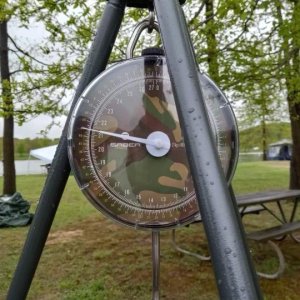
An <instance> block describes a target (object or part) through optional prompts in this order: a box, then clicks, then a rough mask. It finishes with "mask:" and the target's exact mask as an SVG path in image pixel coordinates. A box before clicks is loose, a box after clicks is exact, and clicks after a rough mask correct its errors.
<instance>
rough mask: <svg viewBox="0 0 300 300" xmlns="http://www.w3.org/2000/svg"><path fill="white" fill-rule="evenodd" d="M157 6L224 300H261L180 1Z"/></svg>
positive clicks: (163, 1) (157, 0)
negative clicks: (222, 164)
mask: <svg viewBox="0 0 300 300" xmlns="http://www.w3.org/2000/svg"><path fill="white" fill-rule="evenodd" d="M154 4H155V10H156V13H157V18H158V23H159V27H160V32H161V37H162V41H163V45H164V48H165V53H166V58H167V64H168V69H169V73H170V78H171V81H172V87H173V92H174V96H175V103H176V107H177V111H178V115H179V119H180V124H181V128H182V129H183V134H184V139H185V145H186V151H187V157H188V159H189V164H190V169H191V173H192V176H193V181H194V187H195V192H196V196H197V199H198V204H199V208H200V211H201V216H202V219H203V224H204V228H205V231H206V235H207V239H208V243H209V247H210V254H211V258H212V263H213V267H214V271H215V275H216V282H217V286H218V289H219V294H220V297H221V298H222V299H249V300H250V299H251V300H254V299H261V298H262V297H261V293H260V289H259V285H258V281H257V276H256V274H255V270H254V266H253V263H252V261H251V257H250V252H249V250H248V248H247V245H246V239H245V234H244V232H243V227H242V225H241V220H240V217H239V215H238V210H237V206H236V203H234V201H233V199H232V197H231V196H230V193H229V190H228V186H227V182H226V180H225V177H224V175H223V171H222V168H221V164H220V160H219V158H218V154H217V151H216V146H215V142H214V139H213V136H212V133H211V129H210V125H209V119H208V115H207V112H206V108H205V103H204V99H203V96H202V92H201V86H200V81H199V69H198V67H197V63H196V59H195V55H194V51H193V48H192V44H191V41H190V36H189V33H188V30H187V25H186V21H185V18H184V15H183V12H182V9H181V7H180V5H179V3H178V2H177V1H166V0H154ZM200 200H201V201H200Z"/></svg>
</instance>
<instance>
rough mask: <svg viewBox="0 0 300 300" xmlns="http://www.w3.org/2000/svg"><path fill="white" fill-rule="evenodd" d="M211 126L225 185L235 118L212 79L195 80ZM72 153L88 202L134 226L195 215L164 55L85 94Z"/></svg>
mask: <svg viewBox="0 0 300 300" xmlns="http://www.w3.org/2000/svg"><path fill="white" fill-rule="evenodd" d="M200 76H201V77H200V79H201V83H202V88H203V93H204V96H205V98H206V104H207V111H208V115H209V119H210V123H211V128H212V131H213V134H214V136H215V142H216V146H217V149H218V152H219V156H220V159H221V163H222V166H223V170H224V172H225V174H226V176H227V179H228V181H230V179H231V176H232V174H233V170H234V168H235V163H236V157H237V155H236V154H237V151H236V146H237V135H236V124H235V119H234V116H233V113H232V110H231V108H230V105H229V103H228V101H227V100H226V98H225V97H224V96H223V94H222V93H221V92H220V91H219V90H218V89H217V87H216V86H215V85H214V84H213V82H212V81H211V80H210V79H209V78H208V77H207V76H205V75H200ZM68 138H69V154H70V160H71V165H72V168H73V170H74V174H75V177H76V179H77V182H78V184H79V185H80V187H81V189H82V190H83V192H84V193H85V194H86V195H87V197H88V199H89V200H90V201H91V202H92V203H93V204H94V205H95V206H96V208H98V209H99V210H100V211H102V212H104V213H105V214H107V215H109V216H110V217H112V218H113V219H115V220H117V221H119V222H121V223H123V224H127V225H131V226H134V227H139V228H166V227H173V226H176V225H178V224H186V223H188V222H191V221H192V220H193V219H194V217H195V215H197V213H198V206H197V201H196V199H195V193H194V187H193V181H192V177H191V173H190V168H189V164H188V161H187V157H186V152H185V143H184V139H183V136H182V133H181V129H180V124H179V120H178V115H177V111H176V106H175V102H174V96H173V92H172V87H171V83H170V79H169V75H168V72H167V67H166V62H165V59H164V58H163V57H159V56H146V57H142V58H137V59H133V60H129V61H126V62H123V63H121V64H118V65H116V66H114V67H112V68H110V69H109V70H107V71H105V72H104V73H103V74H101V75H100V76H99V77H98V78H96V79H95V80H94V81H93V82H92V83H91V84H90V85H89V87H88V88H87V89H86V90H85V91H84V93H83V94H82V96H81V98H80V100H79V101H78V104H77V106H76V108H75V111H74V113H73V116H72V121H71V124H70V130H69V136H68Z"/></svg>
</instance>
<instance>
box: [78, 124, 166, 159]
mask: <svg viewBox="0 0 300 300" xmlns="http://www.w3.org/2000/svg"><path fill="white" fill-rule="evenodd" d="M81 129H84V130H88V131H93V132H97V133H102V134H104V135H109V136H113V137H117V138H121V139H123V140H127V141H132V142H137V143H141V144H145V145H146V148H147V150H148V152H149V153H150V154H151V155H153V156H155V157H161V156H164V155H165V154H167V153H168V152H169V150H170V148H171V142H170V139H169V137H168V136H167V135H166V134H165V133H163V132H161V131H154V132H152V133H150V134H149V135H148V137H147V139H144V138H139V137H135V136H131V135H129V134H127V133H122V134H119V133H114V132H109V131H103V130H96V129H90V128H86V127H81Z"/></svg>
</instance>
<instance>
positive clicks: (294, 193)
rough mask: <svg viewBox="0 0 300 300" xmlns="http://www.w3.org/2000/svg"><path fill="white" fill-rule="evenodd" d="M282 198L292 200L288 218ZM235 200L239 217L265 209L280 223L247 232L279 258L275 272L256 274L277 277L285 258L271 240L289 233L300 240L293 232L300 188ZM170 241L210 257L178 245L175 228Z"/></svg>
mask: <svg viewBox="0 0 300 300" xmlns="http://www.w3.org/2000/svg"><path fill="white" fill-rule="evenodd" d="M283 200H288V201H293V203H294V205H293V208H292V211H291V215H290V216H289V218H288V217H287V216H286V214H285V212H284V209H283V207H282V204H281V201H283ZM236 201H237V205H238V208H239V212H240V214H241V217H243V216H245V215H247V214H259V213H260V212H262V211H266V212H268V213H270V214H271V215H272V216H273V217H275V218H276V219H277V220H278V221H280V222H281V223H282V224H281V225H279V226H274V227H271V228H267V229H260V230H258V231H255V232H250V233H247V238H248V239H249V240H255V241H257V242H267V243H268V244H269V245H270V246H271V247H272V248H273V249H274V250H275V252H276V254H277V256H278V260H279V267H278V270H277V271H276V272H275V273H272V274H267V273H261V272H257V274H258V275H259V276H261V277H264V278H268V279H275V278H278V277H279V276H280V275H281V274H282V273H283V271H284V269H285V260H284V256H283V253H282V251H281V249H280V248H279V246H278V245H277V244H276V243H275V242H274V241H272V240H274V239H276V238H278V237H282V236H286V235H290V236H291V237H292V238H293V239H294V240H295V241H296V242H300V239H298V238H297V237H296V236H294V234H293V233H294V232H295V231H296V230H300V221H296V222H295V221H294V218H295V215H296V210H297V206H298V202H299V201H300V190H279V191H265V192H258V193H251V194H246V195H239V196H236ZM271 202H275V203H276V204H277V206H278V209H279V211H280V217H278V216H276V215H275V213H273V211H272V210H271V209H269V208H268V207H267V204H269V203H271ZM201 221H202V219H201V215H200V214H199V215H198V217H197V218H196V222H201ZM172 243H173V246H174V247H175V249H177V250H178V251H180V252H182V253H184V254H188V255H191V256H194V257H196V258H198V259H200V260H209V259H210V257H209V256H205V255H201V254H197V253H193V252H191V251H188V250H185V249H183V248H181V247H179V246H178V245H177V243H176V240H175V230H173V232H172Z"/></svg>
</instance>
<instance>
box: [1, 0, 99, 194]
mask: <svg viewBox="0 0 300 300" xmlns="http://www.w3.org/2000/svg"><path fill="white" fill-rule="evenodd" d="M98 2H102V1H98ZM96 4H99V3H97V1H95V3H94V5H96ZM98 6H99V5H98ZM91 7H93V6H91ZM91 7H89V6H87V4H86V3H85V1H83V0H82V1H81V0H77V1H62V0H58V1H52V0H50V1H34V0H31V1H30V0H15V1H10V2H8V1H7V0H0V51H1V60H0V63H1V65H0V67H1V94H0V101H1V103H0V116H2V117H3V119H4V133H3V166H4V185H3V193H4V194H13V193H14V192H16V176H15V167H14V142H13V137H14V122H18V123H19V124H22V123H23V122H25V121H26V120H27V119H29V118H32V117H34V116H37V115H40V114H48V115H50V116H51V117H53V118H54V117H55V116H57V115H61V114H62V113H64V112H65V108H66V106H67V104H68V103H64V102H62V99H64V98H66V97H67V96H68V93H69V92H70V90H72V89H73V86H74V83H75V82H76V81H77V79H78V76H79V75H80V71H81V68H82V65H83V60H84V58H85V56H86V52H87V45H88V43H89V41H90V40H91V37H92V34H93V28H95V24H96V16H99V11H96V10H95V9H93V8H91ZM95 7H96V6H95ZM10 24H13V25H14V27H16V26H17V27H20V28H23V29H26V28H27V29H29V28H31V26H32V24H34V25H35V26H37V25H38V26H40V27H42V28H44V29H45V30H46V31H47V34H46V35H45V37H44V38H43V39H42V40H40V41H39V44H38V45H37V44H35V45H31V44H28V43H26V41H24V39H23V40H22V38H21V37H20V36H18V35H17V34H16V33H15V34H14V35H13V34H12V33H11V32H9V29H10V28H12V27H13V26H9V25H10ZM66 25H67V26H66Z"/></svg>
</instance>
